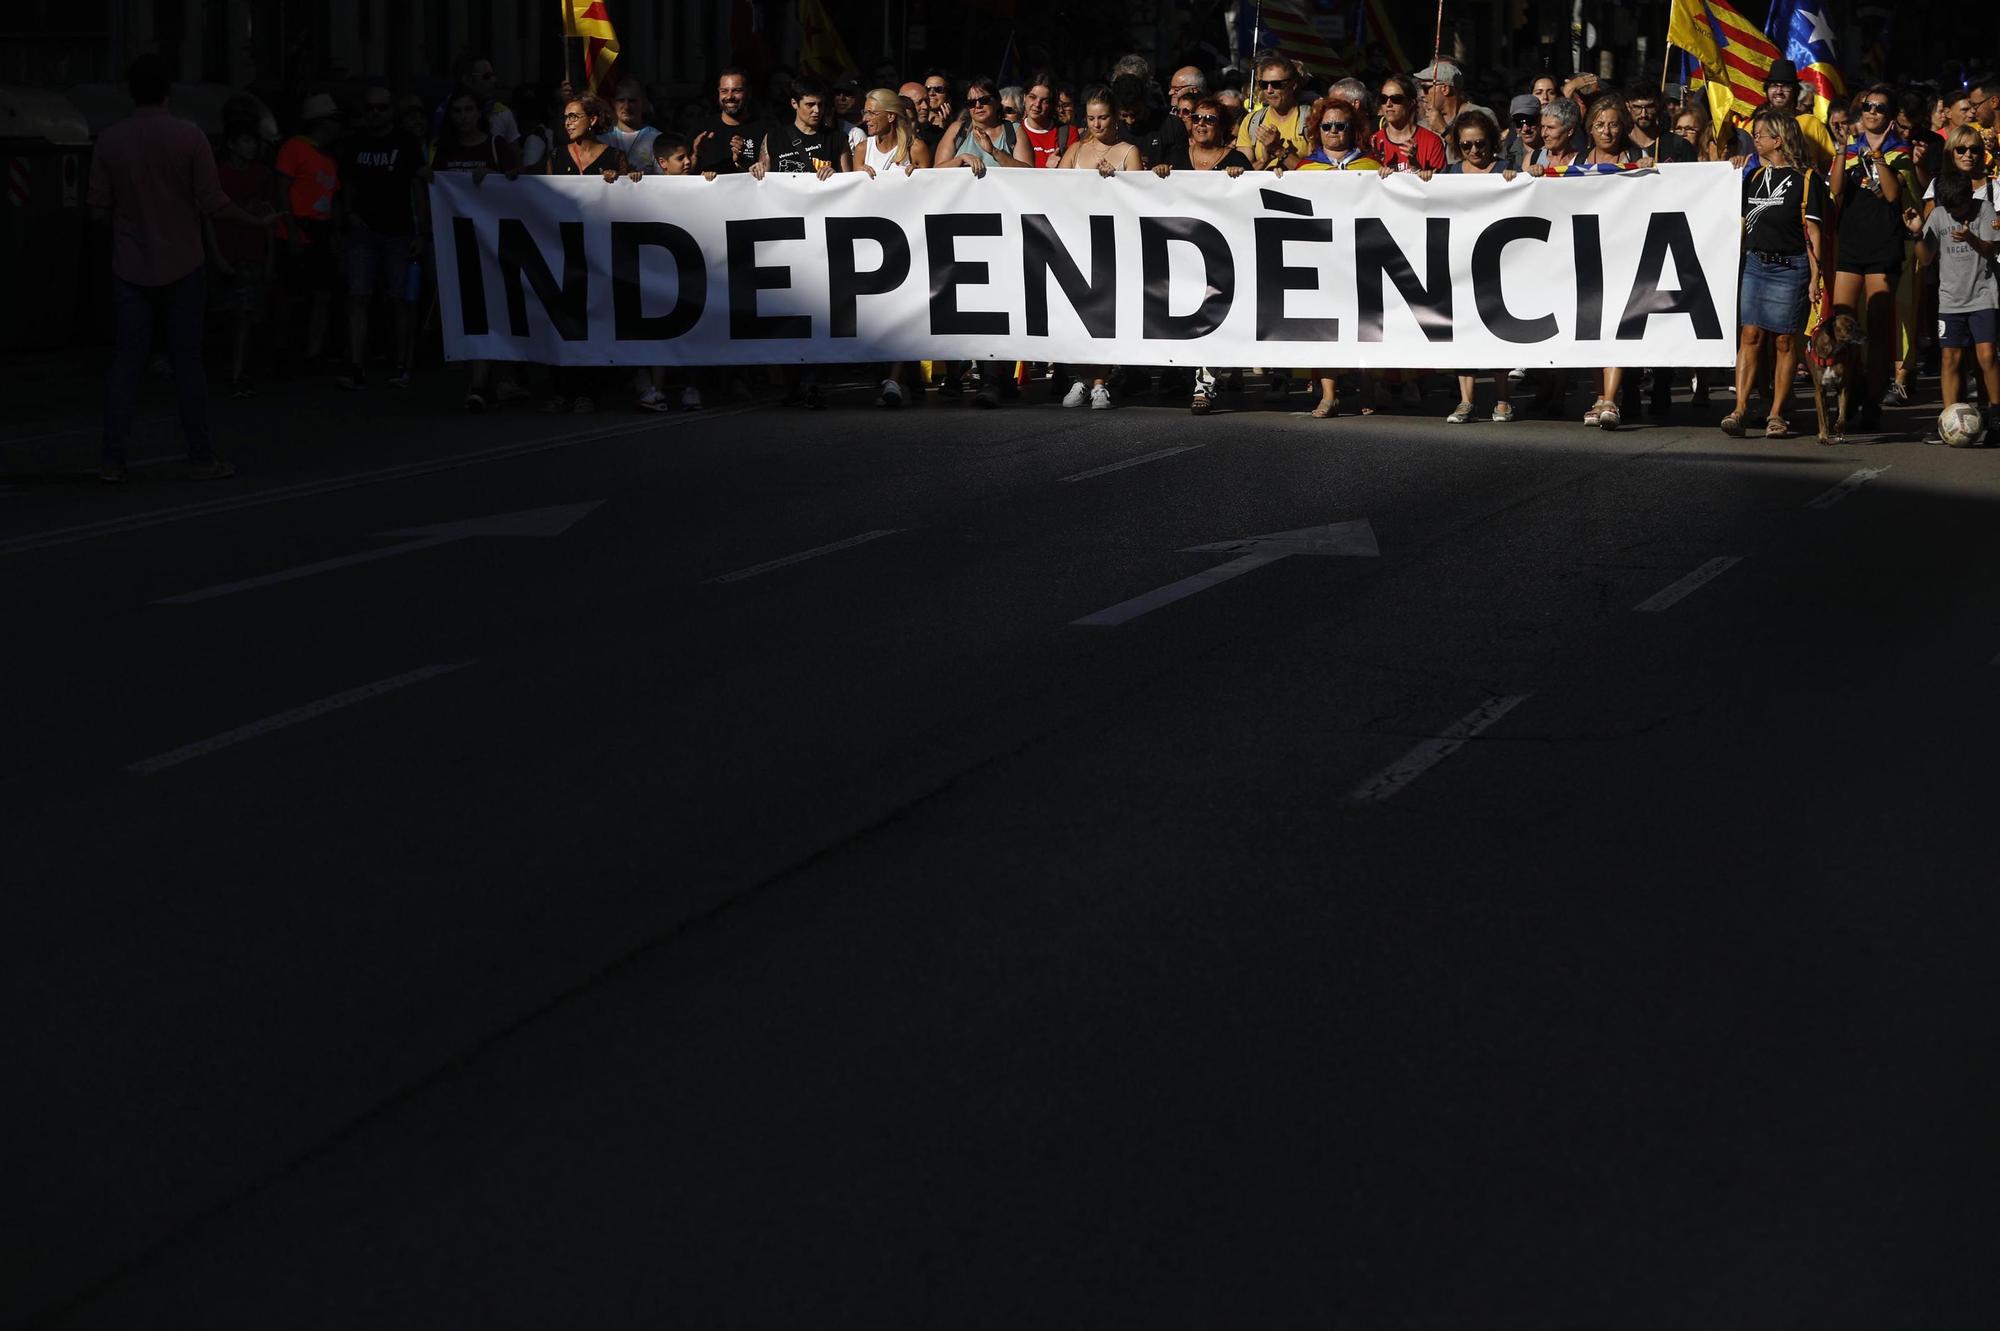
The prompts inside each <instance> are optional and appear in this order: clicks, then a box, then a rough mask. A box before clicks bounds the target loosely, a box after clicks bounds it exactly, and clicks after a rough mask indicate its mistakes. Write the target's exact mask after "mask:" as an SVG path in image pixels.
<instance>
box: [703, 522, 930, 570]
mask: <svg viewBox="0 0 2000 1331" xmlns="http://www.w3.org/2000/svg"><path fill="white" fill-rule="evenodd" d="M902 530H903V529H902V528H901V527H885V528H884V529H883V530H881V531H865V532H862V533H861V534H860V535H859V536H850V537H848V538H847V539H846V540H844V541H835V542H833V543H832V544H831V545H816V546H814V547H813V548H812V549H810V550H801V551H799V552H798V553H797V554H795V555H784V556H782V557H780V558H778V559H767V560H765V561H764V562H763V563H761V564H752V565H751V566H750V567H749V568H739V569H737V570H736V571H735V572H734V573H723V574H718V575H717V576H715V577H713V578H709V579H707V581H709V582H741V581H743V579H745V578H754V577H756V576H757V575H758V574H759V573H769V572H771V571H772V570H774V569H781V568H790V567H791V566H792V565H793V564H803V563H805V562H806V561H807V560H808V559H817V558H819V557H820V556H821V555H830V554H832V553H834V552H835V551H836V550H852V549H853V548H854V547H855V546H857V545H866V544H867V543H868V542H870V541H879V540H881V539H882V538H883V537H884V536H895V535H897V534H899V533H900V532H901V531H902Z"/></svg>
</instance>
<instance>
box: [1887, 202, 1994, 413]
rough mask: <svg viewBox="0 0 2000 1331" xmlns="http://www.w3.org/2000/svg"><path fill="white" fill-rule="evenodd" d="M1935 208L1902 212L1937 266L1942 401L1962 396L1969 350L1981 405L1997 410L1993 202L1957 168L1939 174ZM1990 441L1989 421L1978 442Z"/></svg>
mask: <svg viewBox="0 0 2000 1331" xmlns="http://www.w3.org/2000/svg"><path fill="white" fill-rule="evenodd" d="M1935 193H1936V195H1937V207H1936V208H1935V209H1933V210H1932V212H1931V215H1930V216H1929V217H1928V218H1926V217H1924V216H1922V215H1921V214H1920V213H1919V212H1918V211H1917V210H1916V209H1915V208H1910V209H1908V210H1906V211H1905V212H1904V214H1903V220H1904V223H1905V224H1906V225H1907V226H1908V227H1909V228H1910V231H1911V233H1912V234H1914V235H1915V236H1916V237H1917V249H1918V252H1919V253H1920V254H1921V255H1922V256H1923V260H1924V262H1925V263H1927V264H1930V263H1935V264H1936V265H1937V270H1938V343H1939V345H1940V346H1941V347H1942V348H1943V349H1944V355H1943V364H1942V365H1941V367H1940V373H1939V387H1940V388H1941V389H1942V390H1943V394H1944V400H1945V405H1947V406H1949V405H1950V404H1952V403H1954V402H1959V401H1962V400H1963V399H1962V397H1961V396H1960V393H1961V381H1960V377H1959V376H1960V373H1961V370H1962V368H1963V366H1964V362H1965V353H1966V352H1967V351H1971V352H1972V353H1973V355H1974V357H1975V358H1976V359H1977V361H1978V364H1979V374H1980V377H1981V378H1982V379H1983V380H1984V381H1985V382H1984V386H1985V389H1986V410H1987V411H1988V412H1989V413H1991V412H1992V411H1994V410H1996V409H2000V361H1996V359H1995V357H1994V344H1995V342H1996V340H2000V279H1996V278H1995V277H1994V271H1993V258H1994V256H1995V255H1996V254H2000V230H1995V229H1994V225H1993V223H1994V209H1993V204H1992V203H1991V202H1990V201H1989V200H1988V199H1987V197H1986V192H1985V191H1984V190H1979V191H1975V190H1974V189H1973V187H1972V181H1971V179H1970V178H1968V177H1967V176H1966V175H1964V174H1963V173H1962V172H1957V171H1948V172H1945V173H1944V174H1942V175H1940V176H1939V177H1938V180H1937V187H1936V190H1935ZM1992 441H1993V425H1992V422H1991V421H1990V420H1989V421H1988V422H1987V425H1986V429H1985V430H1984V431H1983V433H1982V442H1984V443H1991V442H1992Z"/></svg>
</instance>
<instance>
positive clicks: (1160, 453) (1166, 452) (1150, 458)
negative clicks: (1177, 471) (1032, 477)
mask: <svg viewBox="0 0 2000 1331" xmlns="http://www.w3.org/2000/svg"><path fill="white" fill-rule="evenodd" d="M1206 447H1208V445H1206V444H1181V445H1179V446H1177V447H1174V448H1162V449H1158V450H1156V451H1155V452H1151V453H1141V454H1140V455H1139V456H1138V457H1136V458H1126V459H1125V460H1124V461H1123V462H1114V463H1112V464H1110V465H1109V466H1106V467H1092V468H1091V469H1090V470H1089V471H1080V472H1078V473H1077V474H1076V475H1074V476H1064V477H1062V478H1061V479H1059V480H1058V481H1057V482H1056V484H1058V485H1067V484H1069V483H1070V482H1072V481H1087V480H1089V479H1090V478H1091V477H1093V476H1108V475H1110V474H1111V473H1112V472H1114V471H1123V470H1125V469H1126V468H1127V467H1142V466H1144V465H1145V464H1146V463H1148V462H1158V461H1159V460H1160V459H1161V458H1170V457H1172V456H1173V455H1174V454H1176V453H1192V452H1193V451H1194V450H1195V449H1197V448H1206Z"/></svg>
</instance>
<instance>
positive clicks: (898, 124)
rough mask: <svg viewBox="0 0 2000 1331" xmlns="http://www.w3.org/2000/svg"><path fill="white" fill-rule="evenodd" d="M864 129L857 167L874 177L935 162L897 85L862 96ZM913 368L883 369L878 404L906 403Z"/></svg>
mask: <svg viewBox="0 0 2000 1331" xmlns="http://www.w3.org/2000/svg"><path fill="white" fill-rule="evenodd" d="M861 132H862V135H863V137H862V139H861V141H860V142H859V143H857V144H856V145H855V147H856V148H858V149H859V150H860V151H859V153H858V154H857V155H856V156H855V158H854V169H855V170H856V171H863V172H866V173H867V174H868V176H869V177H870V178H871V179H879V178H880V177H881V176H883V175H885V174H888V173H891V172H894V171H896V170H897V169H898V168H901V170H902V173H903V174H904V175H906V176H907V175H909V174H910V172H912V171H915V170H916V169H918V168H919V167H928V166H929V165H930V164H931V150H930V147H929V146H928V145H927V144H925V142H924V141H923V140H922V139H920V138H918V137H917V122H916V117H915V116H914V115H913V114H912V113H911V112H910V109H909V107H908V106H906V105H905V104H904V102H903V95H902V94H901V93H899V92H897V91H896V90H895V89H894V88H876V89H874V90H873V91H871V92H870V93H869V94H868V96H867V97H865V98H863V99H862V102H861ZM909 370H910V367H909V364H908V363H907V362H904V361H898V362H896V363H895V364H893V365H890V366H888V367H886V368H885V369H884V370H883V371H882V391H881V392H880V393H878V394H876V397H875V405H876V406H878V407H900V406H902V405H903V400H904V399H903V384H904V382H905V381H906V380H908V379H909V378H910V373H909ZM919 393H921V388H920V389H919Z"/></svg>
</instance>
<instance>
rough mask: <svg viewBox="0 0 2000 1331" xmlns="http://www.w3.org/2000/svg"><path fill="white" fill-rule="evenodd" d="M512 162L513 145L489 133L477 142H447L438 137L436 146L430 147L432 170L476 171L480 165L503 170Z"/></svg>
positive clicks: (488, 168) (491, 169)
mask: <svg viewBox="0 0 2000 1331" xmlns="http://www.w3.org/2000/svg"><path fill="white" fill-rule="evenodd" d="M513 163H514V149H513V145H512V144H510V143H508V142H507V141H506V140H505V139H496V138H494V137H493V136H492V135H491V134H488V135H486V136H485V137H484V138H482V139H480V140H479V142H477V143H447V142H445V141H444V140H442V139H440V140H438V145H437V147H435V148H433V149H431V170H433V171H477V170H478V169H479V168H480V167H482V166H483V167H485V168H486V169H487V170H489V171H505V170H508V169H509V168H510V167H511V166H512V165H513Z"/></svg>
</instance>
